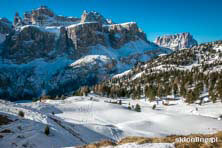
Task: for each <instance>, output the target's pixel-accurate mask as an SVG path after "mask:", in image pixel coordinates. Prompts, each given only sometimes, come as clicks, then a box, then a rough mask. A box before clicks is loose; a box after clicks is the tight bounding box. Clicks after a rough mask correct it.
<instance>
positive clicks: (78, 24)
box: [66, 22, 98, 29]
mask: <svg viewBox="0 0 222 148" xmlns="http://www.w3.org/2000/svg"><path fill="white" fill-rule="evenodd" d="M84 24H98V22H84V23H74V24H72V25H69V26H67V27H66V28H68V29H70V28H73V27H77V26H80V25H84Z"/></svg>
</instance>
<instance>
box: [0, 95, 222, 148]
mask: <svg viewBox="0 0 222 148" xmlns="http://www.w3.org/2000/svg"><path fill="white" fill-rule="evenodd" d="M110 100H111V99H110V98H105V97H100V96H96V95H93V94H91V95H90V96H87V97H77V96H76V97H69V98H66V99H65V100H46V101H45V102H30V103H19V104H16V103H11V102H6V101H0V115H2V114H4V115H7V116H8V117H9V118H10V119H11V120H13V122H12V123H10V124H8V125H3V126H0V135H2V136H3V138H0V145H1V146H3V147H8V148H10V147H15V145H17V146H16V147H23V145H25V146H27V147H34V148H40V147H56V148H57V147H58V148H59V147H74V146H78V145H84V144H88V143H93V142H96V141H100V140H112V141H118V140H120V139H122V138H123V137H127V136H145V137H162V136H167V135H172V134H176V135H186V134H191V133H204V134H205V133H206V134H207V133H214V132H217V131H221V130H222V124H221V123H222V120H219V118H218V117H219V116H220V115H221V114H222V110H221V107H222V104H221V103H220V102H217V103H215V104H213V103H210V102H209V103H205V104H203V105H202V106H197V105H195V104H193V105H187V104H185V103H184V102H183V101H181V100H177V101H174V102H173V103H171V105H169V106H164V105H160V104H159V105H157V108H156V109H155V110H153V109H152V105H153V102H146V100H144V99H141V100H131V99H127V98H125V99H122V105H119V104H112V103H107V101H110ZM112 101H114V100H112ZM129 103H130V105H131V106H132V105H134V106H135V105H136V104H140V106H141V112H136V111H134V110H129V109H128V108H127V107H128V104H129ZM196 108H198V110H197V109H196ZM19 110H22V111H23V112H24V113H25V117H24V118H22V117H19V116H18V115H17V114H18V111H19ZM52 112H53V113H54V115H53V114H52ZM46 125H49V126H50V135H49V136H46V135H45V134H44V128H45V127H46ZM5 129H10V130H11V131H12V132H11V133H1V131H3V130H5ZM129 145H130V146H129ZM148 145H149V147H158V146H160V147H165V148H166V147H173V146H172V144H159V145H158V144H153V145H152V144H148ZM142 146H143V145H140V146H139V145H138V146H137V145H136V144H125V145H120V146H117V148H124V147H142ZM146 146H147V145H145V146H144V147H146Z"/></svg>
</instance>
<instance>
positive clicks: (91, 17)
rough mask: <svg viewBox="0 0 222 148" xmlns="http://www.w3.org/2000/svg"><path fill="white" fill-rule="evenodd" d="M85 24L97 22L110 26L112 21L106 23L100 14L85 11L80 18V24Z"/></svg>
mask: <svg viewBox="0 0 222 148" xmlns="http://www.w3.org/2000/svg"><path fill="white" fill-rule="evenodd" d="M86 22H97V23H99V24H110V23H111V22H112V21H110V20H109V21H108V20H107V19H105V18H104V17H103V16H102V15H101V14H99V13H98V12H95V11H91V12H87V11H86V10H85V11H84V12H83V14H82V16H81V23H86Z"/></svg>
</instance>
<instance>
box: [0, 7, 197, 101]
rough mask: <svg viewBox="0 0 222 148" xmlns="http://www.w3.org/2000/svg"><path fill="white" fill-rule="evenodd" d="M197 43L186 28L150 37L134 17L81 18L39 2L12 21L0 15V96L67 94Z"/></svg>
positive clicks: (94, 15) (87, 14) (89, 15)
mask: <svg viewBox="0 0 222 148" xmlns="http://www.w3.org/2000/svg"><path fill="white" fill-rule="evenodd" d="M195 45H197V41H196V40H194V39H193V37H192V35H190V34H189V33H182V34H177V35H171V36H167V37H166V36H164V37H159V38H157V40H156V41H155V43H153V42H151V41H149V40H148V39H147V37H146V34H145V33H144V32H143V31H142V30H141V29H140V28H139V27H138V25H137V23H136V22H127V23H121V24H118V23H115V22H113V21H112V20H110V19H106V18H105V17H103V16H102V15H101V14H99V13H98V12H87V11H84V12H83V14H82V16H81V17H80V18H78V17H65V16H61V15H56V14H55V13H54V12H53V11H52V10H50V9H49V8H48V7H47V6H41V7H40V8H37V9H35V10H32V11H28V12H25V13H24V16H22V17H21V16H20V15H19V13H16V14H15V17H14V22H13V23H11V22H10V21H9V20H8V19H6V18H1V19H0V98H3V99H7V100H11V101H15V100H20V99H33V98H39V97H41V96H43V95H48V96H52V97H56V96H61V95H69V94H72V93H73V92H75V91H76V90H77V89H78V88H80V87H81V86H86V85H88V86H91V85H95V84H96V83H98V82H101V81H102V80H106V79H109V78H111V77H112V76H113V75H115V74H118V73H121V72H124V71H126V70H129V69H130V68H132V67H133V66H134V65H135V64H137V63H138V62H146V61H149V60H151V59H153V58H154V57H157V56H159V55H161V54H170V53H172V52H173V51H174V50H179V49H182V48H188V47H192V46H195Z"/></svg>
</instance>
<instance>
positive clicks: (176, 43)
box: [155, 33, 198, 50]
mask: <svg viewBox="0 0 222 148" xmlns="http://www.w3.org/2000/svg"><path fill="white" fill-rule="evenodd" d="M155 43H156V44H157V45H159V46H162V47H165V48H170V49H172V50H180V49H183V48H190V47H192V46H196V45H198V43H197V41H196V40H195V39H194V38H193V36H192V35H191V34H190V33H181V34H175V35H165V36H162V37H157V38H156V40H155Z"/></svg>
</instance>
